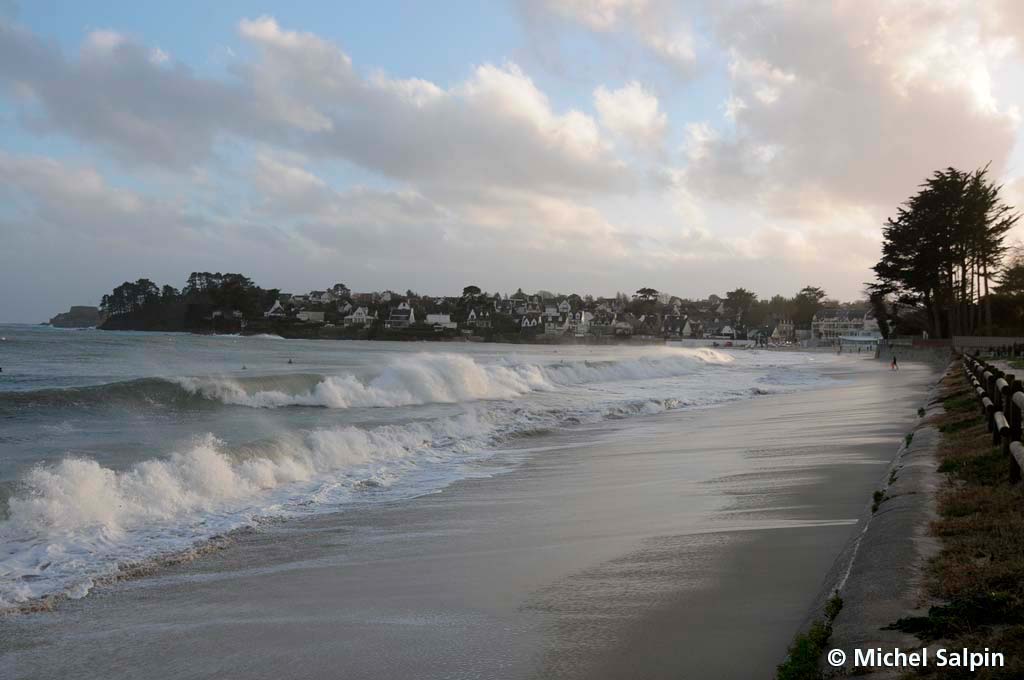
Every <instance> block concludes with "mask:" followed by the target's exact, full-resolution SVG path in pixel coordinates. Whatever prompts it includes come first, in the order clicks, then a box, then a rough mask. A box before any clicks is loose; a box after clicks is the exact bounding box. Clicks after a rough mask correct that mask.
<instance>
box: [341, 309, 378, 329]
mask: <svg viewBox="0 0 1024 680" xmlns="http://www.w3.org/2000/svg"><path fill="white" fill-rule="evenodd" d="M375 318H376V317H375V316H373V315H371V314H370V313H369V312H368V310H367V309H366V307H358V308H356V311H354V312H352V313H351V314H349V315H348V316H346V317H345V319H344V321H345V325H346V326H365V325H367V324H369V323H372V322H373V321H374V319H375Z"/></svg>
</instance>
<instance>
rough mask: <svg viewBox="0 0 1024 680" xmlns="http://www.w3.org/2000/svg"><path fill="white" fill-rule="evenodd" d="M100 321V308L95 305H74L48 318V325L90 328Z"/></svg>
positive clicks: (97, 324)
mask: <svg viewBox="0 0 1024 680" xmlns="http://www.w3.org/2000/svg"><path fill="white" fill-rule="evenodd" d="M101 321H102V317H101V316H100V310H99V309H97V308H96V307H87V306H83V305H76V306H74V307H72V308H71V309H70V310H68V311H66V312H64V313H63V314H58V315H57V316H55V317H53V318H52V319H50V325H51V326H56V327H57V328H92V327H93V326H99V325H100V322H101Z"/></svg>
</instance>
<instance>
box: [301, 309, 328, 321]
mask: <svg viewBox="0 0 1024 680" xmlns="http://www.w3.org/2000/svg"><path fill="white" fill-rule="evenodd" d="M297 318H298V320H299V321H306V322H307V323H323V322H324V313H323V312H313V311H309V310H306V309H304V310H302V311H301V312H299V314H298V317H297Z"/></svg>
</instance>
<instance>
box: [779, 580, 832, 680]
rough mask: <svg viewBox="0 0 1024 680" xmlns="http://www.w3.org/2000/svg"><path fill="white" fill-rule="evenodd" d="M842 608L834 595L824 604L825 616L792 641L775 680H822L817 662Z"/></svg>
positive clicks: (822, 676)
mask: <svg viewBox="0 0 1024 680" xmlns="http://www.w3.org/2000/svg"><path fill="white" fill-rule="evenodd" d="M842 608H843V599H842V598H841V597H839V593H838V592H837V593H835V594H834V595H833V596H832V597H830V598H829V599H828V602H826V603H825V612H824V614H825V616H824V618H822V619H821V620H820V621H815V622H814V623H812V624H811V626H810V627H809V628H808V629H807V632H805V633H801V634H799V635H797V636H796V638H794V639H793V644H791V645H790V646H789V653H788V654H787V656H786V660H785V661H783V662H782V663H781V664H779V665H778V667H777V668H776V669H775V680H819V679H820V678H824V675H823V674H822V672H821V669H820V668H819V667H818V660H819V659H821V655H822V654H823V653H824V652H825V647H826V646H827V645H828V639H829V638H830V637H832V623H833V622H834V621H835V620H836V616H838V615H839V611H840V610H841V609H842Z"/></svg>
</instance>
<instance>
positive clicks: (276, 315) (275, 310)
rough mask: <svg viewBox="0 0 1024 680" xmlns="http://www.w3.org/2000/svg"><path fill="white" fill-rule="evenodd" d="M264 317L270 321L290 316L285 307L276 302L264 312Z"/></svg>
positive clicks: (278, 301)
mask: <svg viewBox="0 0 1024 680" xmlns="http://www.w3.org/2000/svg"><path fill="white" fill-rule="evenodd" d="M263 316H265V317H266V318H268V319H280V318H282V317H285V316H288V313H287V312H286V311H285V310H284V306H283V305H282V304H281V301H280V300H274V304H273V305H272V306H271V307H270V309H268V310H267V311H265V312H263Z"/></svg>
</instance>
